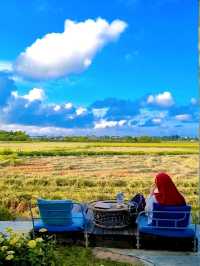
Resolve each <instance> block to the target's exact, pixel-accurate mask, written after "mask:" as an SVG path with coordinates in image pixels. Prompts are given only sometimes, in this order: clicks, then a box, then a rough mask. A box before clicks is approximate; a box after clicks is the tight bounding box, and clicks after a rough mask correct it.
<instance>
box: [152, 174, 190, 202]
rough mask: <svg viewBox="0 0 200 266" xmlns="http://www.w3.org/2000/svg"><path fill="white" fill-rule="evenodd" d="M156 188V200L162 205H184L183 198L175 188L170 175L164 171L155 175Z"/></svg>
mask: <svg viewBox="0 0 200 266" xmlns="http://www.w3.org/2000/svg"><path fill="white" fill-rule="evenodd" d="M155 184H156V187H157V189H158V192H157V193H154V194H155V197H156V200H157V201H158V203H160V204H164V205H185V199H184V197H183V196H182V195H181V194H180V192H179V191H178V190H177V188H176V186H175V184H174V182H173V181H172V179H171V177H170V176H169V175H168V174H166V173H159V174H157V175H156V177H155Z"/></svg>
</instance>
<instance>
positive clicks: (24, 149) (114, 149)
mask: <svg viewBox="0 0 200 266" xmlns="http://www.w3.org/2000/svg"><path fill="white" fill-rule="evenodd" d="M197 153H198V143H197V142H189V141H188V142H186V141H182V142H181V141H176V142H175V141H173V142H172V141H171V142H169V141H166V142H161V143H108V142H105V143H98V142H91V143H88V142H85V143H84V142H78V143H77V142H0V154H1V155H11V154H15V155H18V156H70V155H75V156H80V155H87V156H94V155H140V154H141V155H143V154H158V155H165V154H174V155H175V154H197Z"/></svg>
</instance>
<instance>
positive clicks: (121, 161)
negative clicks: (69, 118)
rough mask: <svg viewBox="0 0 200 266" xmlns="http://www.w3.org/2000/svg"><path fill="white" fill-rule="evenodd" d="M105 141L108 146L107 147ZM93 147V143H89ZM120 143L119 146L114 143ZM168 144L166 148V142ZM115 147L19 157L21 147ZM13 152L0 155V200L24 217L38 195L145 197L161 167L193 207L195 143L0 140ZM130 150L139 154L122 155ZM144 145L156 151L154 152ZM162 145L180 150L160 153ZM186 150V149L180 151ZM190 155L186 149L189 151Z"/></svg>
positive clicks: (84, 198)
mask: <svg viewBox="0 0 200 266" xmlns="http://www.w3.org/2000/svg"><path fill="white" fill-rule="evenodd" d="M108 144H109V145H108ZM95 145H96V146H95ZM120 145H121V146H120ZM167 145H168V146H167ZM58 147H59V149H74V150H76V149H80V147H81V148H83V149H86V150H88V149H90V148H91V149H94V150H95V151H96V149H101V148H102V149H105V151H108V149H116V148H117V149H121V150H122V152H121V154H118V155H115V154H114V155H93V156H86V155H81V154H78V155H76V156H70V155H68V156H34V157H30V156H23V157H19V156H18V155H17V154H16V151H17V149H21V150H22V151H29V152H33V151H38V150H41V151H44V150H45V149H46V151H49V150H50V149H51V151H52V152H53V151H55V150H56V149H58ZM8 148H9V149H10V150H11V151H12V152H13V153H11V154H9V155H1V156H0V169H1V171H0V191H1V198H0V204H1V205H4V206H6V207H8V208H9V209H10V210H12V211H14V212H15V213H16V214H17V215H20V216H27V215H28V213H27V210H28V208H27V206H28V205H27V203H28V201H29V200H30V199H31V200H32V203H35V201H36V199H37V198H38V197H44V198H51V199H64V198H70V199H74V200H77V201H84V202H88V201H92V200H96V199H113V198H115V195H116V193H117V192H119V191H123V192H124V194H125V197H126V199H127V200H129V199H130V198H131V197H132V196H133V195H134V194H135V193H138V192H140V193H143V194H144V195H145V196H147V195H148V193H149V189H150V186H151V184H152V182H153V181H154V176H155V174H156V173H158V172H161V171H164V172H167V173H168V174H170V175H171V176H172V177H173V180H174V181H175V183H176V184H177V186H178V188H179V190H180V191H181V192H182V193H183V194H184V195H185V197H186V199H187V202H188V203H189V204H191V205H192V206H193V208H194V209H195V208H197V205H198V154H197V153H198V145H197V143H183V144H182V145H180V144H178V145H177V148H176V146H175V145H174V143H172V144H170V143H156V144H155V145H153V144H152V143H151V144H149V145H148V144H147V143H145V144H144V143H143V144H142V143H139V144H137V145H135V144H134V145H133V143H122V144H121V143H114V144H113V143H105V144H104V143H98V145H97V144H96V143H95V144H94V143H57V142H55V143H52V142H50V143H49V142H48V143H42V142H41V143H36V142H35V143H7V145H6V144H5V143H0V151H3V149H4V150H5V149H8ZM124 149H126V151H127V150H128V151H130V149H131V150H132V149H136V150H137V151H138V149H141V150H142V151H143V153H144V154H139V155H137V154H135V155H129V154H128V155H127V154H126V153H124ZM149 149H156V151H158V152H157V153H155V154H151V153H149ZM162 149H168V151H170V150H171V149H173V151H174V152H175V151H177V150H176V149H180V151H181V149H183V152H182V154H181V153H180V154H178V155H172V154H166V155H160V154H159V152H160V151H162ZM186 150H187V151H188V153H186ZM191 150H192V151H193V153H190V151H191Z"/></svg>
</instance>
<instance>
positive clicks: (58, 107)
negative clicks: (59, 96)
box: [53, 104, 61, 112]
mask: <svg viewBox="0 0 200 266" xmlns="http://www.w3.org/2000/svg"><path fill="white" fill-rule="evenodd" d="M60 109H61V107H60V105H58V104H56V105H55V106H54V108H53V110H54V111H55V112H57V111H59V110H60Z"/></svg>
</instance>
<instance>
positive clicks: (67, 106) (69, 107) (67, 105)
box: [65, 103, 73, 109]
mask: <svg viewBox="0 0 200 266" xmlns="http://www.w3.org/2000/svg"><path fill="white" fill-rule="evenodd" d="M72 107H73V104H72V103H66V104H65V109H71V108H72Z"/></svg>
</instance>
